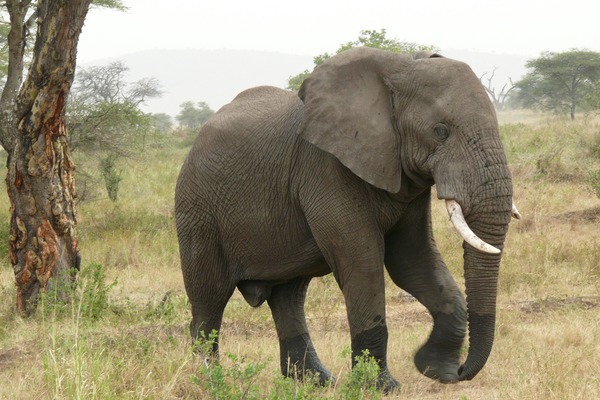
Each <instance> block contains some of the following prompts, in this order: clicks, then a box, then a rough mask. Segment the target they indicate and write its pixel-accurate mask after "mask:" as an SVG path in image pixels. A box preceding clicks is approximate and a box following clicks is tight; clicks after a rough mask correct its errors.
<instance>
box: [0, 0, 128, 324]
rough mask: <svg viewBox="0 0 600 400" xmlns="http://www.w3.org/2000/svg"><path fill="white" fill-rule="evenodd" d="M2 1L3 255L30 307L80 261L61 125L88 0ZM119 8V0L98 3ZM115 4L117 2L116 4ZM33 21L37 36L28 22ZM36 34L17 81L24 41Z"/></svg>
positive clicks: (62, 290) (70, 276)
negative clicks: (6, 226) (6, 228)
mask: <svg viewBox="0 0 600 400" xmlns="http://www.w3.org/2000/svg"><path fill="white" fill-rule="evenodd" d="M32 3H33V2H32V1H31V0H20V1H19V0H7V1H5V2H2V3H0V14H2V15H5V14H6V13H7V14H8V16H9V21H10V29H9V32H8V36H7V41H6V47H5V48H6V49H7V51H8V63H7V64H6V69H5V71H6V76H5V80H4V87H3V89H2V96H1V97H0V143H1V144H2V146H3V147H4V149H5V150H6V151H7V152H8V173H7V177H6V184H7V188H8V196H9V200H10V204H11V209H10V214H11V217H10V238H9V258H10V261H11V263H12V265H13V269H14V272H15V278H16V284H17V308H18V310H19V312H21V313H22V314H24V315H27V314H29V313H30V312H31V311H33V310H34V309H35V306H36V304H37V299H38V294H39V293H40V292H41V291H45V290H48V289H49V288H55V289H56V291H57V295H58V296H59V297H61V298H64V297H65V296H67V293H68V291H67V288H68V287H69V286H70V284H71V283H72V282H73V280H74V278H75V273H76V271H77V270H78V269H79V266H80V254H79V246H78V240H77V237H76V233H75V228H76V222H77V221H76V218H75V206H74V199H75V198H76V190H75V181H74V170H75V166H74V164H73V161H72V157H71V152H70V149H69V142H68V132H67V128H66V126H65V121H64V116H65V105H66V101H67V98H68V95H69V91H70V88H71V85H72V83H73V72H74V71H75V64H76V52H77V43H78V40H79V35H80V33H81V29H82V26H83V22H84V20H85V17H86V15H87V12H88V10H89V7H90V3H91V0H39V1H38V2H35V3H34V4H32ZM96 3H99V4H100V3H101V4H100V5H102V6H106V5H109V6H110V5H112V6H113V7H115V6H118V7H123V6H122V5H121V2H120V1H117V0H104V1H99V2H98V1H97V2H96ZM118 7H117V8H118ZM34 21H35V22H36V23H37V30H36V34H35V35H32V33H31V32H30V28H31V27H32V25H33V22H34ZM33 38H35V46H34V47H33V51H32V59H31V66H30V68H29V72H28V75H27V77H26V79H25V81H24V82H23V71H24V64H25V62H26V58H25V54H26V48H27V43H29V42H30V41H31V40H32V39H33Z"/></svg>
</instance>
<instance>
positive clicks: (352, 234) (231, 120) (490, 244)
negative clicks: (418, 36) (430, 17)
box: [175, 47, 519, 391]
mask: <svg viewBox="0 0 600 400" xmlns="http://www.w3.org/2000/svg"><path fill="white" fill-rule="evenodd" d="M434 184H435V186H436V190H437V197H438V199H440V200H445V201H446V203H447V207H448V210H449V212H450V214H451V219H452V221H453V223H454V224H455V226H456V227H457V229H458V230H459V232H460V234H461V235H462V236H463V238H464V239H465V241H464V242H463V251H464V275H465V286H466V298H465V296H464V295H463V293H462V290H461V289H459V287H458V285H457V284H456V283H455V280H454V279H453V277H452V275H451V274H450V272H449V269H448V268H447V266H446V264H445V263H444V261H443V260H442V257H441V255H440V252H439V251H438V248H437V247H436V243H435V240H434V237H433V233H432V218H431V201H432V186H433V185H434ZM511 215H512V216H515V217H518V215H519V214H518V211H517V210H516V208H515V207H514V206H513V202H512V180H511V175H510V171H509V169H508V166H507V160H506V156H505V153H504V151H503V148H502V144H501V141H500V137H499V128H498V121H497V117H496V113H495V110H494V107H493V105H492V104H491V102H490V100H489V98H488V96H487V94H486V92H485V90H484V88H483V87H482V85H481V83H480V81H479V79H478V78H477V76H476V75H475V74H474V73H473V71H472V70H471V69H470V68H469V67H468V66H467V65H466V64H465V63H462V62H459V61H455V60H451V59H448V58H445V57H442V56H440V55H438V54H432V53H418V54H416V55H410V54H399V53H393V52H388V51H384V50H380V49H372V48H363V47H361V48H354V49H351V50H348V51H345V52H342V53H340V54H337V55H335V56H333V57H331V58H330V59H328V60H327V61H326V62H324V63H323V64H321V65H319V66H318V67H316V68H315V69H314V71H313V72H312V73H311V74H310V75H309V77H308V78H307V79H306V80H305V82H304V83H303V84H302V86H301V88H300V90H299V92H298V93H295V92H292V91H289V90H284V89H279V88H275V87H269V86H261V87H256V88H252V89H248V90H246V91H243V92H241V93H240V94H239V95H238V96H237V97H235V99H234V100H233V101H232V102H231V103H229V104H227V105H225V106H224V107H222V108H221V109H220V110H219V111H218V112H217V113H215V114H214V115H213V116H212V117H211V119H209V121H208V122H207V123H206V124H205V125H204V126H203V127H202V128H201V130H200V132H199V134H198V137H197V139H196V141H195V142H194V144H193V146H192V148H191V150H190V152H189V154H188V156H187V158H186V160H185V161H184V163H183V166H182V167H181V171H180V175H179V177H178V180H177V185H176V193H175V220H176V226H177V235H178V240H179V249H180V258H181V268H182V273H183V279H184V285H185V290H186V293H187V296H188V298H189V301H190V304H191V311H192V321H191V324H190V332H191V336H192V339H193V340H195V339H198V338H201V337H204V336H206V335H208V334H209V333H210V332H212V331H213V330H217V331H218V330H219V329H220V327H221V323H222V319H223V312H224V308H225V306H226V304H227V303H228V301H229V299H230V297H231V296H232V294H233V293H234V291H235V289H236V288H237V289H238V290H239V291H240V292H241V294H242V295H243V297H244V299H245V300H246V301H247V302H248V303H249V305H250V306H252V307H258V306H260V305H261V304H263V303H264V302H265V301H266V302H267V304H268V306H269V307H270V310H271V313H272V316H273V320H274V323H275V329H276V332H277V335H278V339H279V348H280V356H281V372H282V373H283V374H284V375H287V376H293V377H295V378H299V379H303V378H306V377H307V376H316V377H318V379H319V381H320V382H322V383H326V382H328V381H329V380H330V379H332V375H331V373H330V372H329V371H328V370H327V369H326V367H325V366H323V364H322V362H321V361H320V359H319V357H318V355H317V352H316V350H315V347H314V345H313V343H312V341H311V337H310V335H309V332H308V328H307V324H306V319H305V311H304V303H305V298H306V293H307V287H308V285H309V282H310V281H311V279H312V278H314V277H319V276H323V275H326V274H329V273H332V274H333V276H334V278H335V280H336V282H337V284H338V286H339V288H340V289H341V291H342V293H343V296H344V302H345V305H346V310H347V319H348V324H349V329H350V337H351V350H352V364H353V366H354V365H355V363H356V359H357V356H358V355H361V354H362V353H363V351H364V350H368V351H369V354H370V355H371V356H372V357H373V358H374V359H375V360H376V362H377V364H378V365H379V367H380V373H379V378H378V386H379V387H380V388H382V389H383V390H386V391H389V390H393V389H394V388H396V387H397V386H398V385H399V384H398V381H397V380H396V379H395V378H394V377H393V376H392V374H391V373H390V371H389V369H388V364H387V342H388V329H387V325H386V310H385V273H384V269H386V270H387V272H388V274H389V276H390V277H391V280H392V281H393V282H394V284H395V285H397V286H398V287H399V288H401V289H403V290H405V291H406V292H408V293H410V294H411V295H412V296H414V298H416V299H417V300H418V301H419V302H420V303H422V304H423V305H424V306H425V307H426V308H427V310H428V311H429V313H430V314H431V316H432V318H433V328H432V331H431V334H430V336H429V338H428V339H427V341H426V342H425V344H424V345H422V347H421V348H420V349H418V351H416V354H415V355H414V364H415V366H416V367H417V369H418V370H419V371H420V372H421V373H422V374H424V375H425V376H427V377H430V378H432V379H435V380H438V381H440V382H443V383H454V382H458V381H462V380H470V379H472V378H473V377H474V376H475V375H477V373H478V372H479V371H480V370H481V369H482V368H483V366H484V364H485V363H486V361H487V359H488V356H489V354H490V351H491V348H492V344H493V341H494V328H495V315H496V296H497V282H498V272H499V265H500V261H501V255H502V251H503V248H504V241H505V236H506V234H507V230H508V225H509V222H510V220H511ZM467 323H468V327H469V329H468V331H469V343H470V348H469V352H468V355H467V356H466V360H465V361H464V363H462V364H461V360H460V358H461V357H460V352H461V347H462V346H463V342H464V341H465V339H466V336H467ZM211 355H212V356H215V357H218V340H217V341H215V342H214V343H213V345H212V350H211Z"/></svg>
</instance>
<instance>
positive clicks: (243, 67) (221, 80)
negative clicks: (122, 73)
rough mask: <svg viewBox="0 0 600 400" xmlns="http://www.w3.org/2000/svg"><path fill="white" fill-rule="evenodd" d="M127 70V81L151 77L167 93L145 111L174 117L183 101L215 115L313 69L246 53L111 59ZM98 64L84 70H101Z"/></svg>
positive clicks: (306, 61) (155, 53)
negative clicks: (202, 104) (201, 104)
mask: <svg viewBox="0 0 600 400" xmlns="http://www.w3.org/2000/svg"><path fill="white" fill-rule="evenodd" d="M116 59H118V60H121V61H123V62H124V63H125V65H127V66H128V67H129V69H130V71H129V77H128V79H129V80H131V81H135V80H138V79H140V78H144V77H155V78H157V79H158V80H159V81H160V83H161V84H162V89H163V90H164V91H165V93H164V94H163V96H162V97H161V98H158V99H152V100H150V101H149V102H148V104H147V105H146V106H145V110H146V111H149V112H155V113H158V112H164V113H167V114H169V115H172V116H175V115H177V113H179V105H180V104H181V103H183V102H184V101H188V100H191V101H194V102H196V101H206V102H207V103H208V104H209V105H210V107H211V108H212V109H214V110H217V109H219V108H220V107H221V106H223V105H225V104H227V103H229V102H230V101H231V100H232V99H233V98H234V97H235V96H236V95H237V94H238V93H239V92H241V91H242V90H245V89H248V88H250V87H253V86H259V85H273V86H278V87H285V86H286V85H287V80H288V78H289V77H290V76H291V75H295V74H298V73H300V72H302V71H304V70H305V69H311V68H312V63H313V61H312V57H310V56H297V55H290V54H282V53H271V52H263V51H249V50H198V49H186V50H160V49H157V50H146V51H141V52H138V53H132V54H126V55H124V56H120V57H117V58H115V60H116ZM110 61H113V60H98V61H97V62H93V63H86V64H85V65H103V64H106V63H108V62H110Z"/></svg>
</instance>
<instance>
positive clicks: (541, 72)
mask: <svg viewBox="0 0 600 400" xmlns="http://www.w3.org/2000/svg"><path fill="white" fill-rule="evenodd" d="M526 66H527V68H529V69H530V71H529V72H528V73H527V74H526V75H525V77H524V78H523V79H521V80H520V81H518V82H517V83H516V84H515V87H516V88H517V99H518V101H520V102H521V104H522V105H523V106H524V107H526V108H533V109H542V110H548V111H554V112H556V113H569V115H570V116H571V119H572V120H573V119H575V113H576V112H577V111H578V110H579V109H582V108H583V106H584V105H586V104H589V102H588V99H589V98H590V97H591V96H592V95H593V93H595V92H597V91H598V90H599V87H600V53H597V52H593V51H587V50H578V49H574V50H571V51H566V52H563V53H549V52H547V53H542V55H541V56H540V57H539V58H536V59H532V60H529V61H528V62H527V64H526Z"/></svg>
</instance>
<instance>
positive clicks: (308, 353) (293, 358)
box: [279, 334, 335, 386]
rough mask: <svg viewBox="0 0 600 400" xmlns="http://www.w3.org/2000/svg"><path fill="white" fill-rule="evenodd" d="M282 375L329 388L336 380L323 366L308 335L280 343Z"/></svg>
mask: <svg viewBox="0 0 600 400" xmlns="http://www.w3.org/2000/svg"><path fill="white" fill-rule="evenodd" d="M279 346H280V350H281V373H282V374H283V375H284V376H287V377H289V378H294V379H297V380H299V381H311V382H315V383H317V384H319V385H321V386H327V385H329V384H330V383H331V382H333V381H334V380H335V378H334V377H333V376H332V375H331V373H330V372H329V371H328V370H327V369H326V368H325V367H324V366H323V364H321V360H319V357H318V356H317V352H316V351H315V348H314V346H313V345H312V342H311V341H310V338H309V336H308V334H303V335H299V336H296V337H295V338H291V339H284V340H280V341H279Z"/></svg>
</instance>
